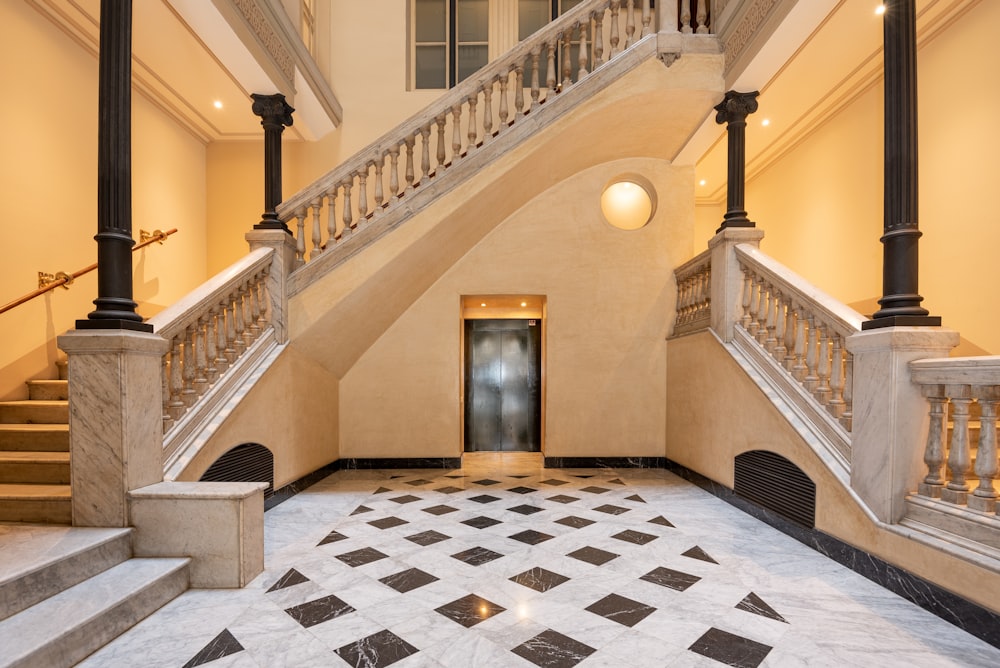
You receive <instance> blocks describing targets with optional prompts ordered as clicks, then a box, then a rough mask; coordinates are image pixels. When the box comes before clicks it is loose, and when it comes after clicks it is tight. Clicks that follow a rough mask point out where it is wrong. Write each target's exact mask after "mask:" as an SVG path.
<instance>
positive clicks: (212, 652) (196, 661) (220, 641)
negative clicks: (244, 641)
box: [183, 629, 243, 668]
mask: <svg viewBox="0 0 1000 668" xmlns="http://www.w3.org/2000/svg"><path fill="white" fill-rule="evenodd" d="M242 651H243V645H241V644H240V641H239V640H237V639H236V638H235V637H234V636H233V634H232V633H230V632H229V629H222V633H220V634H219V635H217V636H215V637H214V638H212V641H211V642H210V643H208V644H207V645H205V646H204V647H203V648H201V651H199V652H198V653H197V654H195V655H194V656H193V657H191V660H190V661H188V662H187V663H185V664H184V667H183V668H195V666H200V665H202V664H205V663H208V662H210V661H215V660H216V659H221V658H222V657H224V656H230V655H231V654H236V653H237V652H242Z"/></svg>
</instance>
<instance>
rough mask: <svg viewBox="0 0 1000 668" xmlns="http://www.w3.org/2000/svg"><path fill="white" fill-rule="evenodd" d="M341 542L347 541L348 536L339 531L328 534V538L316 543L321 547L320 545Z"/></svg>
mask: <svg viewBox="0 0 1000 668" xmlns="http://www.w3.org/2000/svg"><path fill="white" fill-rule="evenodd" d="M341 540H347V536H345V535H344V534H342V533H340V532H339V531H331V532H330V533H328V534H326V537H325V538H323V540H321V541H320V542H318V543H316V547H319V546H320V545H327V544H329V543H336V542H337V541H341Z"/></svg>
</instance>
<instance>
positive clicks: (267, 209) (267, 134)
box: [251, 93, 295, 234]
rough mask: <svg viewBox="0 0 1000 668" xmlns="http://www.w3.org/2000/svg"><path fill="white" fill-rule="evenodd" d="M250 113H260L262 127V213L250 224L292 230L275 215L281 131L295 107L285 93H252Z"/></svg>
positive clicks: (271, 228) (278, 200) (288, 121)
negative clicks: (290, 104)
mask: <svg viewBox="0 0 1000 668" xmlns="http://www.w3.org/2000/svg"><path fill="white" fill-rule="evenodd" d="M251 97H252V98H253V113H254V115H255V116H260V124H261V125H262V126H263V127H264V215H263V216H261V219H260V222H259V223H257V224H256V225H254V226H253V228H254V229H255V230H284V231H285V232H288V233H289V234H291V232H292V231H291V230H289V229H288V226H287V225H285V223H284V222H282V221H281V220H279V218H278V211H277V209H278V205H279V204H281V133H282V132H284V131H285V126H290V125H291V124H292V112H293V111H295V110H294V109H292V108H291V107H290V106H288V103H287V102H285V96H284V95H281V94H280V93H279V94H276V95H259V94H257V93H254V94H253V95H251Z"/></svg>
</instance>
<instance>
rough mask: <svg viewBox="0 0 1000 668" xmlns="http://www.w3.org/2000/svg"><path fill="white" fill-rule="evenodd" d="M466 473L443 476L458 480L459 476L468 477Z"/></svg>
mask: <svg viewBox="0 0 1000 668" xmlns="http://www.w3.org/2000/svg"><path fill="white" fill-rule="evenodd" d="M468 477H469V476H466V475H446V476H445V478H451V479H452V480H458V479H459V478H468Z"/></svg>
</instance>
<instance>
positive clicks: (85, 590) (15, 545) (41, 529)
mask: <svg viewBox="0 0 1000 668" xmlns="http://www.w3.org/2000/svg"><path fill="white" fill-rule="evenodd" d="M0 542H2V543H3V556H4V558H3V560H2V561H0V668H7V667H11V668H13V667H18V668H23V667H28V666H45V667H46V668H52V667H56V666H72V665H74V664H76V663H77V662H79V661H81V660H82V659H84V658H86V657H87V656H88V655H89V654H91V653H92V652H94V651H96V650H97V649H99V648H100V647H103V646H104V645H105V644H107V643H108V642H110V641H111V640H113V639H114V638H116V637H118V636H119V635H121V634H122V633H123V632H125V631H126V630H127V629H129V628H131V627H132V626H134V625H135V624H136V623H138V622H139V621H141V620H142V619H144V618H145V617H147V616H148V615H150V614H152V613H153V612H154V611H156V610H157V609H159V608H160V607H162V606H163V605H164V604H166V603H167V602H168V601H170V600H172V599H173V598H175V597H176V596H178V595H179V594H181V593H182V592H183V591H185V590H186V589H187V588H188V582H189V573H188V564H189V562H190V560H189V559H186V558H171V559H136V558H131V557H132V529H98V528H70V527H58V526H50V525H47V526H43V525H29V524H0Z"/></svg>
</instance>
